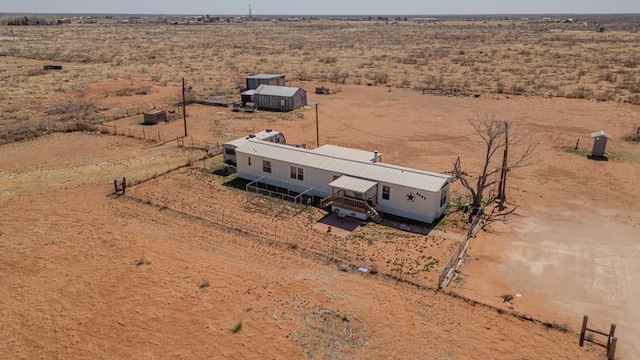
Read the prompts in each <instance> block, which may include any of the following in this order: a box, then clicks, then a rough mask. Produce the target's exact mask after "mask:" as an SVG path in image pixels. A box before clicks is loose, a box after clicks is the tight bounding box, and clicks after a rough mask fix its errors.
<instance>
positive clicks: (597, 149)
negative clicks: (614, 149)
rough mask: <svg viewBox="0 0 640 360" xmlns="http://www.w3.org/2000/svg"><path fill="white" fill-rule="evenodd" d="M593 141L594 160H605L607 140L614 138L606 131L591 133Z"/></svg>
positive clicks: (592, 154)
mask: <svg viewBox="0 0 640 360" xmlns="http://www.w3.org/2000/svg"><path fill="white" fill-rule="evenodd" d="M591 138H592V139H593V149H592V150H591V157H592V158H599V159H603V158H605V156H604V153H605V151H606V149H607V140H613V137H612V136H611V135H609V134H607V133H606V132H604V131H596V132H594V133H591Z"/></svg>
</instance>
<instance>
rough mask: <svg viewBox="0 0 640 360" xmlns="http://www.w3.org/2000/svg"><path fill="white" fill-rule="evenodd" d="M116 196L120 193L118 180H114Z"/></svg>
mask: <svg viewBox="0 0 640 360" xmlns="http://www.w3.org/2000/svg"><path fill="white" fill-rule="evenodd" d="M113 187H114V191H113V192H114V194H117V193H118V180H113Z"/></svg>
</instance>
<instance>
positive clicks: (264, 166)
mask: <svg viewBox="0 0 640 360" xmlns="http://www.w3.org/2000/svg"><path fill="white" fill-rule="evenodd" d="M262 171H264V172H266V173H270V172H271V161H269V160H262Z"/></svg>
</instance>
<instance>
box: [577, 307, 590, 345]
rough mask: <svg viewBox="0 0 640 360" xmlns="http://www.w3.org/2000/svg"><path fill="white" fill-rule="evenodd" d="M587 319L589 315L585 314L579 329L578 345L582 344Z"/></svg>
mask: <svg viewBox="0 0 640 360" xmlns="http://www.w3.org/2000/svg"><path fill="white" fill-rule="evenodd" d="M587 321H589V317H588V316H587V315H585V316H584V318H582V330H581V331H580V343H579V345H580V347H583V346H584V334H585V333H586V332H587Z"/></svg>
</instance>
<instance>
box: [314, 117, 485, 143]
mask: <svg viewBox="0 0 640 360" xmlns="http://www.w3.org/2000/svg"><path fill="white" fill-rule="evenodd" d="M323 115H324V116H326V117H328V118H329V119H331V120H333V121H335V122H337V123H338V124H341V125H343V126H346V127H348V128H349V129H351V130H355V131H358V132H361V133H363V134H367V135H370V136H375V137H379V138H383V139H388V140H401V141H410V142H430V141H447V140H455V139H461V138H465V137H469V136H472V135H476V133H475V132H472V133H469V134H465V135H458V136H452V137H448V138H440V139H405V138H399V137H393V136H384V135H380V134H376V133H372V132H368V131H365V130H362V129H358V128H356V127H354V126H352V125H349V124H347V123H345V122H342V121H340V120H338V119H336V118H334V117H333V116H331V115H329V114H326V113H323Z"/></svg>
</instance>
